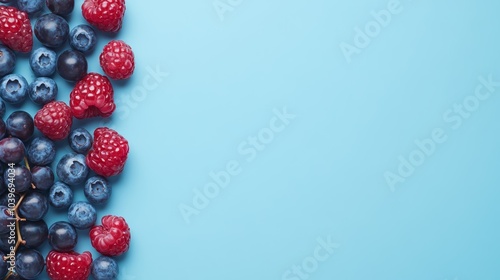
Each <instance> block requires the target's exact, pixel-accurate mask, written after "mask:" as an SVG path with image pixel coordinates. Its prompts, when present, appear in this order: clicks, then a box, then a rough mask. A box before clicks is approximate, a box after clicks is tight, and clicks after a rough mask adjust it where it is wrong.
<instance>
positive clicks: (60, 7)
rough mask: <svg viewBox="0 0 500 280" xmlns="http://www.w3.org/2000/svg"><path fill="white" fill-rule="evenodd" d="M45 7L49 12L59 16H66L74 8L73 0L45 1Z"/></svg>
mask: <svg viewBox="0 0 500 280" xmlns="http://www.w3.org/2000/svg"><path fill="white" fill-rule="evenodd" d="M46 3H47V7H48V8H49V10H50V11H51V12H53V13H54V14H57V15H60V16H68V15H70V14H71V13H72V12H73V9H74V8H75V0H47V1H46Z"/></svg>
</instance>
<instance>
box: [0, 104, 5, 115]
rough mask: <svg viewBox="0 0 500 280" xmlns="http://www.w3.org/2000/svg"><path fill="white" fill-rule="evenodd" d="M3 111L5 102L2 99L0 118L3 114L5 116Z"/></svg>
mask: <svg viewBox="0 0 500 280" xmlns="http://www.w3.org/2000/svg"><path fill="white" fill-rule="evenodd" d="M5 111H6V108H5V102H3V100H0V118H3V116H5Z"/></svg>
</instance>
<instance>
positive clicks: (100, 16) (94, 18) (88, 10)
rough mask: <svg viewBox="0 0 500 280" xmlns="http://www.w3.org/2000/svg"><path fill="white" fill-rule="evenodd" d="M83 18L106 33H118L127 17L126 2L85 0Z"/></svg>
mask: <svg viewBox="0 0 500 280" xmlns="http://www.w3.org/2000/svg"><path fill="white" fill-rule="evenodd" d="M82 13H83V17H84V18H85V19H86V20H87V21H88V22H89V23H90V24H92V25H93V26H95V27H97V29H99V30H101V31H104V32H118V31H119V30H120V29H121V27H122V22H123V16H124V15H125V0H85V2H83V5H82Z"/></svg>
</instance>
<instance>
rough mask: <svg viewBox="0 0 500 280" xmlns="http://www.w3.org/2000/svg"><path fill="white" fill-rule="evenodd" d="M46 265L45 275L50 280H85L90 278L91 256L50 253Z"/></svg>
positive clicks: (71, 253) (88, 254)
mask: <svg viewBox="0 0 500 280" xmlns="http://www.w3.org/2000/svg"><path fill="white" fill-rule="evenodd" d="M46 263H47V274H48V275H49V278H50V279H51V280H68V279H71V280H86V279H88V277H89V276H90V268H91V265H92V254H91V253H90V252H84V253H83V254H78V253H75V252H69V253H61V252H57V251H50V252H49V254H48V255H47V258H46Z"/></svg>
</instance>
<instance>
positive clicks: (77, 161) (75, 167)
mask: <svg viewBox="0 0 500 280" xmlns="http://www.w3.org/2000/svg"><path fill="white" fill-rule="evenodd" d="M56 173H57V177H59V180H61V181H62V182H63V183H65V184H68V185H70V186H76V185H80V184H83V182H85V179H87V175H88V174H89V168H88V167H87V163H86V162H85V156H84V155H81V154H76V153H69V154H66V155H65V156H63V157H62V158H61V160H60V161H59V163H58V164H57V168H56Z"/></svg>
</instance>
